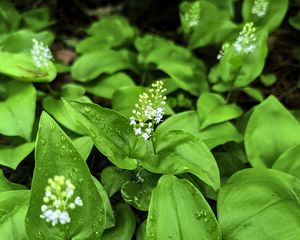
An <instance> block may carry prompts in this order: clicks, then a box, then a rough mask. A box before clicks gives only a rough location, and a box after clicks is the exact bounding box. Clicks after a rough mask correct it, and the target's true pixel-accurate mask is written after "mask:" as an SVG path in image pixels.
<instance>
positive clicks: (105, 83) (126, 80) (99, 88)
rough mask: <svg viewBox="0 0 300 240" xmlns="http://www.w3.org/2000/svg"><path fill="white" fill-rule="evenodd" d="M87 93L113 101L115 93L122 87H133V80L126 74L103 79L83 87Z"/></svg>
mask: <svg viewBox="0 0 300 240" xmlns="http://www.w3.org/2000/svg"><path fill="white" fill-rule="evenodd" d="M83 86H84V88H85V89H86V91H87V92H90V93H92V94H94V95H95V96H98V97H103V98H108V99H111V98H112V96H113V94H114V92H115V91H116V90H118V89H120V88H122V87H133V86H134V82H133V80H132V79H131V78H130V77H129V76H128V75H126V74H125V73H116V74H113V75H111V76H105V77H101V78H99V79H96V80H95V81H91V82H88V83H87V84H85V85H83Z"/></svg>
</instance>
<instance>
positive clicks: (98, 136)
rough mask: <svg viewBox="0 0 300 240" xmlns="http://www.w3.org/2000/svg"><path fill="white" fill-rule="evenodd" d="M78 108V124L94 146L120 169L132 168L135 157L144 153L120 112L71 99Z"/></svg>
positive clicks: (142, 147) (134, 165)
mask: <svg viewBox="0 0 300 240" xmlns="http://www.w3.org/2000/svg"><path fill="white" fill-rule="evenodd" d="M71 104H72V106H73V107H74V108H75V109H76V110H77V115H76V116H75V115H74V116H75V118H76V121H78V123H80V124H81V125H82V126H83V127H84V128H85V129H86V130H87V133H88V134H89V136H90V137H91V138H92V139H93V141H94V144H95V146H96V147H97V148H98V150H99V151H100V152H101V153H102V154H104V155H105V156H106V157H107V158H108V159H109V160H110V161H111V162H112V163H113V164H115V165H116V166H117V167H119V168H123V169H128V170H132V169H135V168H136V167H137V160H136V159H135V158H138V157H141V156H142V155H143V154H144V153H145V144H144V141H143V140H140V141H137V138H136V136H135V135H134V132H133V129H132V127H131V126H130V125H129V120H128V119H127V118H125V117H123V116H122V115H120V114H119V113H117V112H115V111H113V110H110V109H106V108H103V107H100V106H98V105H96V104H90V103H82V102H75V101H72V102H71Z"/></svg>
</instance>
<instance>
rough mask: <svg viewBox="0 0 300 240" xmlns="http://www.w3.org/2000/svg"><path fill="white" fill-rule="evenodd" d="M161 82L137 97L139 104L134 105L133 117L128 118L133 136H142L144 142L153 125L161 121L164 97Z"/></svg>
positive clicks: (148, 136)
mask: <svg viewBox="0 0 300 240" xmlns="http://www.w3.org/2000/svg"><path fill="white" fill-rule="evenodd" d="M165 91H166V89H165V88H163V82H162V81H157V82H155V83H153V84H152V88H151V89H150V90H149V91H148V93H147V92H144V93H142V94H140V95H139V103H138V104H135V109H134V110H133V111H132V114H133V116H132V117H130V118H129V121H130V125H133V127H134V133H135V135H138V136H142V137H143V138H144V139H145V140H148V139H149V138H150V137H151V133H152V131H153V128H154V124H158V123H159V122H161V121H162V118H163V115H164V112H165V108H164V106H165V104H166V96H163V93H164V92H165Z"/></svg>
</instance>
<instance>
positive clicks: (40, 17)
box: [22, 7, 53, 31]
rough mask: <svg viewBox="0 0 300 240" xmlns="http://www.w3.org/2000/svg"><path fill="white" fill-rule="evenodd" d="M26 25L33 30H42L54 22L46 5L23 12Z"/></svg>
mask: <svg viewBox="0 0 300 240" xmlns="http://www.w3.org/2000/svg"><path fill="white" fill-rule="evenodd" d="M22 18H23V21H24V23H25V26H26V27H28V28H29V29H32V30H33V31H39V30H42V29H44V28H46V27H48V26H50V25H51V24H52V23H53V22H52V21H51V20H50V12H49V9H48V8H46V7H41V8H37V9H31V10H29V11H27V12H25V13H23V14H22Z"/></svg>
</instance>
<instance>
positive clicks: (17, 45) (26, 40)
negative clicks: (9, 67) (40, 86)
mask: <svg viewBox="0 0 300 240" xmlns="http://www.w3.org/2000/svg"><path fill="white" fill-rule="evenodd" d="M54 38H55V36H54V34H53V33H52V32H48V31H43V32H39V33H36V32H32V31H30V30H24V29H22V30H18V31H16V32H13V33H10V34H7V35H5V36H3V37H1V38H0V45H1V50H2V52H10V53H21V52H22V53H25V54H29V53H30V50H31V48H32V45H33V43H32V39H36V40H38V41H40V42H43V43H44V44H45V45H47V46H49V45H51V44H52V42H53V40H54ZM35 71H36V70H35Z"/></svg>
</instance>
